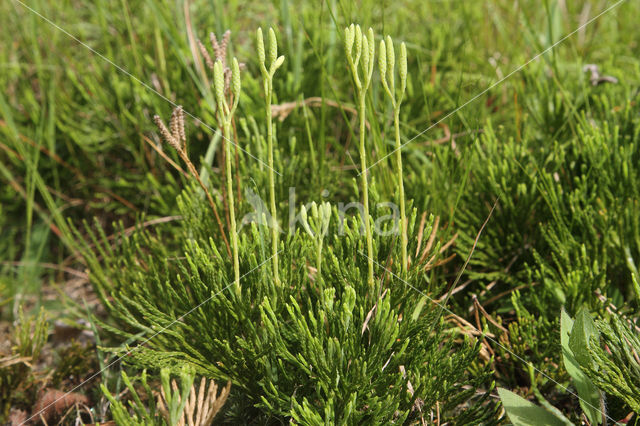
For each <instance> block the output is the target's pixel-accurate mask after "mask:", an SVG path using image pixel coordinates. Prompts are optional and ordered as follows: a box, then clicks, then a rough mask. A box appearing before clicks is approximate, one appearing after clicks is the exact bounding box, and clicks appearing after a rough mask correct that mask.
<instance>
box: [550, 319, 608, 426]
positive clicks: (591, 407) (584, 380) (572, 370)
mask: <svg viewBox="0 0 640 426" xmlns="http://www.w3.org/2000/svg"><path fill="white" fill-rule="evenodd" d="M573 325H574V322H573V320H572V319H571V317H569V315H568V314H567V313H566V312H565V310H564V309H563V310H562V312H561V314H560V343H561V345H562V357H563V360H564V367H565V368H566V369H567V372H568V373H569V375H570V376H571V378H572V379H573V384H574V386H575V388H576V390H577V391H578V397H579V398H580V407H581V408H582V411H583V412H584V413H585V415H586V416H587V418H588V419H589V422H590V423H591V424H596V423H597V424H600V423H602V412H601V411H600V409H599V407H600V398H601V395H600V391H599V390H598V388H596V387H595V385H594V384H593V383H592V382H591V380H589V378H588V377H587V376H586V375H585V374H584V373H583V372H582V370H581V369H580V365H579V364H578V361H576V358H575V356H574V355H573V351H572V350H571V348H570V347H569V340H570V337H569V336H570V335H571V330H572V329H573Z"/></svg>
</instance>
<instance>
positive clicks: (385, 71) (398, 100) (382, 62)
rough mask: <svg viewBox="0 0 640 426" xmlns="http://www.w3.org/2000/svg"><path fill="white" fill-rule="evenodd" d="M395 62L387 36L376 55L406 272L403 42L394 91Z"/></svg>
mask: <svg viewBox="0 0 640 426" xmlns="http://www.w3.org/2000/svg"><path fill="white" fill-rule="evenodd" d="M395 62H396V56H395V52H394V48H393V40H391V37H389V36H387V38H386V40H382V41H380V55H379V56H378V66H379V70H380V80H381V82H382V86H383V87H384V90H385V92H386V93H387V95H388V96H389V98H390V99H391V105H392V106H393V128H394V131H395V139H396V149H395V151H396V175H397V185H398V192H399V194H398V195H399V197H400V200H399V201H400V234H401V252H402V272H403V273H406V272H407V268H408V256H407V244H408V238H407V214H406V207H405V197H404V182H403V173H402V152H401V151H402V150H401V148H402V144H401V142H400V105H402V99H403V98H404V92H405V90H406V88H407V48H406V46H405V44H404V43H402V44H401V45H400V57H399V64H398V76H399V77H400V88H399V90H398V92H397V93H396V86H395Z"/></svg>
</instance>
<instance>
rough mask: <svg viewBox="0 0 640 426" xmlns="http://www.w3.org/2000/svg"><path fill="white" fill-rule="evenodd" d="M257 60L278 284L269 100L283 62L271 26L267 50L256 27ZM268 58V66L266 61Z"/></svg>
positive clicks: (277, 235) (276, 280) (278, 228)
mask: <svg viewBox="0 0 640 426" xmlns="http://www.w3.org/2000/svg"><path fill="white" fill-rule="evenodd" d="M256 39H257V45H258V60H259V62H260V72H261V73H262V83H263V86H264V95H265V104H266V105H265V106H266V118H267V164H268V166H269V170H268V174H269V209H270V210H271V219H272V223H271V251H272V253H271V255H272V258H273V278H274V281H275V282H276V284H280V275H279V272H278V269H279V263H278V240H279V238H280V235H279V232H280V227H279V226H278V212H277V209H276V184H275V176H274V169H273V117H272V113H271V102H272V99H273V75H274V74H275V72H276V70H277V69H278V68H280V66H281V65H282V63H283V62H284V56H280V57H278V43H277V40H276V33H275V32H274V31H273V28H269V35H268V43H269V46H268V48H269V49H268V51H265V46H264V39H263V37H262V28H258V31H257V34H256ZM267 57H268V59H269V68H267V65H266V61H267Z"/></svg>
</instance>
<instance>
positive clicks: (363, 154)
mask: <svg viewBox="0 0 640 426" xmlns="http://www.w3.org/2000/svg"><path fill="white" fill-rule="evenodd" d="M364 95H365V94H364V93H363V94H362V96H360V101H359V108H358V109H359V113H358V115H359V116H360V170H362V174H361V175H360V180H361V182H362V204H363V210H364V217H363V218H362V219H363V221H364V232H365V238H366V240H367V253H368V267H369V275H368V277H369V284H373V257H372V256H373V238H372V236H371V223H370V220H369V181H368V180H367V150H366V145H365V134H366V133H365V132H366V126H365V116H364V113H365V96H364Z"/></svg>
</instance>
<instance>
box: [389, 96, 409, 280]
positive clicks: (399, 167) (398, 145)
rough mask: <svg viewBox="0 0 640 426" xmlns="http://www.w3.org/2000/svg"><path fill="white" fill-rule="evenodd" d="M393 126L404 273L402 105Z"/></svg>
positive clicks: (396, 109) (405, 219)
mask: <svg viewBox="0 0 640 426" xmlns="http://www.w3.org/2000/svg"><path fill="white" fill-rule="evenodd" d="M393 126H394V129H395V133H396V168H397V172H398V196H399V197H400V232H401V240H400V241H401V243H402V272H404V273H406V272H407V263H408V261H407V244H408V241H407V213H406V207H405V202H404V182H403V180H404V179H403V173H402V152H401V151H402V150H401V147H402V146H401V142H400V105H398V107H397V108H395V111H394V113H393Z"/></svg>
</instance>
